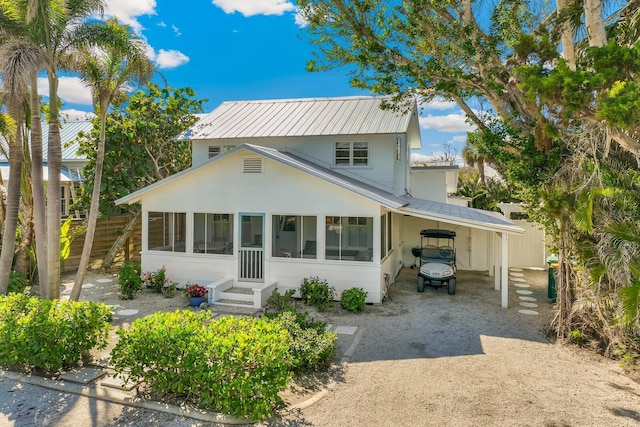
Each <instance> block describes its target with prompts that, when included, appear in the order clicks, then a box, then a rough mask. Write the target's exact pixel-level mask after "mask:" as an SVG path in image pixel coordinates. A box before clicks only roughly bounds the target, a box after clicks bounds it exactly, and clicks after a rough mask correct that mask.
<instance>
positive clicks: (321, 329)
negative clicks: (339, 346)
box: [268, 310, 338, 373]
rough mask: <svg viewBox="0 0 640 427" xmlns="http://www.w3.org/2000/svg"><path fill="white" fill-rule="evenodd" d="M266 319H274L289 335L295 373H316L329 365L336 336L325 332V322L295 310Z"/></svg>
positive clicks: (269, 316)
mask: <svg viewBox="0 0 640 427" xmlns="http://www.w3.org/2000/svg"><path fill="white" fill-rule="evenodd" d="M268 318H272V319H274V320H275V321H276V322H278V323H279V324H280V325H282V327H283V328H284V329H286V330H287V331H288V332H289V334H290V335H291V338H292V339H293V342H292V344H291V346H290V350H289V352H290V354H291V357H292V360H293V365H292V368H293V370H294V371H295V372H298V373H302V372H312V371H318V370H321V369H324V368H326V367H327V366H329V365H330V364H331V361H332V360H333V355H334V354H335V350H336V340H337V338H338V336H337V334H336V333H335V332H332V331H326V330H325V328H326V326H327V324H326V323H325V322H321V321H317V320H314V319H312V318H311V317H310V316H309V315H308V313H298V312H296V311H295V310H288V311H283V312H281V313H276V314H270V315H268Z"/></svg>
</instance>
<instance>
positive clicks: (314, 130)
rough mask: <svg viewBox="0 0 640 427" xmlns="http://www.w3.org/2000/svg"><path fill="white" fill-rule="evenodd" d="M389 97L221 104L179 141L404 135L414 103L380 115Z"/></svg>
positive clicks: (414, 108) (413, 111)
mask: <svg viewBox="0 0 640 427" xmlns="http://www.w3.org/2000/svg"><path fill="white" fill-rule="evenodd" d="M384 100H387V101H389V100H390V98H389V97H373V96H354V97H336V98H302V99H279V100H263V101H227V102H223V103H222V104H220V106H218V107H217V108H216V109H215V110H213V111H212V112H211V113H209V114H208V115H207V116H206V117H204V118H202V119H201V120H199V121H198V122H197V123H195V124H194V125H193V126H192V127H191V128H190V129H189V130H187V131H186V132H184V133H183V134H182V135H180V136H178V138H177V139H179V140H191V141H194V140H200V139H227V138H252V137H286V136H321V135H371V134H394V133H404V132H406V131H407V130H408V128H409V122H410V120H411V115H412V114H417V113H416V106H415V103H413V105H411V107H412V108H410V109H409V111H406V112H403V113H400V112H395V111H393V110H390V109H387V110H383V109H382V108H381V104H382V102H383V101H384Z"/></svg>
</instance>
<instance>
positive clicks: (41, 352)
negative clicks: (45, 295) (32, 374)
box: [0, 294, 111, 372]
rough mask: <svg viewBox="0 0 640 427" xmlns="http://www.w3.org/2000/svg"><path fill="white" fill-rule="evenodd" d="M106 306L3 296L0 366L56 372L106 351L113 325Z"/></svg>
mask: <svg viewBox="0 0 640 427" xmlns="http://www.w3.org/2000/svg"><path fill="white" fill-rule="evenodd" d="M110 318H111V311H110V310H109V309H108V308H107V306H105V305H104V304H97V303H94V302H76V301H50V300H45V299H39V298H35V297H28V296H27V295H25V294H11V295H9V296H0V343H2V345H0V364H2V365H5V366H19V367H24V368H28V369H40V370H43V371H46V372H57V371H59V370H60V369H61V368H67V367H70V366H74V365H77V364H78V362H79V361H80V360H81V358H82V353H83V352H85V351H88V350H91V349H92V348H98V349H103V348H105V347H106V346H107V339H108V336H109V330H110V329H111V324H110V323H109V320H110Z"/></svg>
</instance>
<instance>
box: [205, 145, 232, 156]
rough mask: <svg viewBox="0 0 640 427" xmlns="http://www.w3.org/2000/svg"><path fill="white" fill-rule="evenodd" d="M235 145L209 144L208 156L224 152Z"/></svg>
mask: <svg viewBox="0 0 640 427" xmlns="http://www.w3.org/2000/svg"><path fill="white" fill-rule="evenodd" d="M235 147H236V146H235V145H222V146H221V145H210V146H209V158H212V157H215V156H217V155H218V154H220V153H226V152H227V151H230V150H233V149H234V148H235Z"/></svg>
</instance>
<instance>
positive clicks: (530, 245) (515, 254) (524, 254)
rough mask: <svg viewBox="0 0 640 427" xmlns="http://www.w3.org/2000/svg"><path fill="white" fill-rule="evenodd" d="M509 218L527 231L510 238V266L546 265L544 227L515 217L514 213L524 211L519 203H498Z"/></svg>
mask: <svg viewBox="0 0 640 427" xmlns="http://www.w3.org/2000/svg"><path fill="white" fill-rule="evenodd" d="M498 206H499V207H500V209H501V210H502V211H503V212H504V214H505V215H506V217H507V218H509V219H511V221H513V222H514V223H515V224H516V225H518V226H520V227H522V228H523V229H524V230H525V232H524V234H523V235H520V236H511V238H510V239H509V266H510V267H531V268H541V267H545V266H546V258H547V251H546V237H545V232H544V229H543V228H542V227H541V226H540V225H539V224H537V223H533V222H529V221H527V220H524V219H514V218H513V217H512V215H511V214H512V213H514V214H517V213H521V212H523V209H522V206H520V204H518V203H500V204H499V205H498Z"/></svg>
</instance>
